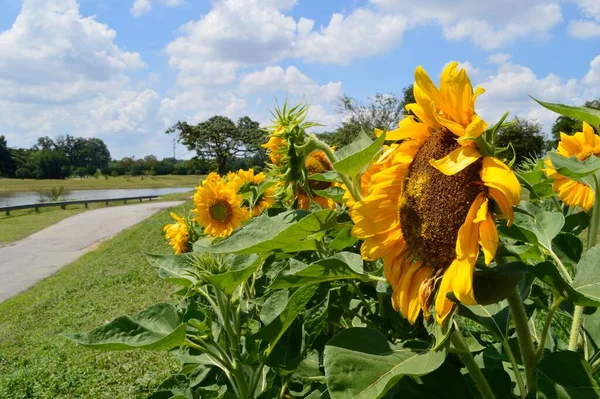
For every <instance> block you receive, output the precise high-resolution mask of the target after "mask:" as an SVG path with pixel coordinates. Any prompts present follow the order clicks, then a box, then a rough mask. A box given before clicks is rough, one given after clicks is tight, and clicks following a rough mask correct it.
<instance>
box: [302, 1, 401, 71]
mask: <svg viewBox="0 0 600 399" xmlns="http://www.w3.org/2000/svg"><path fill="white" fill-rule="evenodd" d="M313 25H314V21H311V20H307V19H303V20H301V21H300V22H299V24H298V31H299V33H300V34H299V37H298V39H297V42H296V46H295V47H296V52H295V54H296V55H297V56H300V57H304V58H305V59H306V60H307V61H318V62H324V63H335V64H348V63H349V62H350V61H352V60H353V59H356V58H364V57H369V56H373V55H376V54H380V53H383V52H385V51H387V50H389V49H391V48H393V47H394V46H396V45H398V44H399V43H400V41H401V40H402V35H403V33H404V31H405V29H406V19H405V18H404V17H403V16H400V15H394V14H380V13H377V12H374V11H372V10H369V9H361V8H359V9H356V10H355V11H354V12H352V13H351V14H350V15H348V16H346V17H345V16H344V15H342V14H333V15H332V16H331V20H330V21H329V24H328V25H327V26H325V27H322V28H321V29H320V30H319V31H315V30H312V28H313Z"/></svg>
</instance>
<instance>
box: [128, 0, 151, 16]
mask: <svg viewBox="0 0 600 399" xmlns="http://www.w3.org/2000/svg"><path fill="white" fill-rule="evenodd" d="M151 8H152V4H151V3H150V0H135V1H134V2H133V6H131V9H130V11H131V13H132V14H133V16H134V17H139V16H140V15H142V14H146V13H148V12H150V9H151Z"/></svg>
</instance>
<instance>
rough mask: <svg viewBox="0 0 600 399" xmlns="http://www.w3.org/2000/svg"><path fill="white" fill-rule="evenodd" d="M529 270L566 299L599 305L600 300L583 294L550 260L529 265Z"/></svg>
mask: <svg viewBox="0 0 600 399" xmlns="http://www.w3.org/2000/svg"><path fill="white" fill-rule="evenodd" d="M582 261H583V259H582ZM529 270H531V272H532V273H533V274H534V275H535V276H536V277H537V278H539V279H540V280H542V281H543V282H544V283H546V284H548V285H549V286H551V287H552V288H554V289H555V290H556V291H558V293H559V294H560V295H561V296H563V297H564V298H566V299H567V301H569V302H571V303H573V304H575V305H581V306H600V302H598V301H596V300H595V299H594V298H592V297H588V296H587V295H584V294H583V293H582V292H580V291H578V290H576V289H575V288H574V287H573V286H571V285H570V284H569V283H568V282H567V281H565V279H564V278H563V276H562V275H561V274H560V273H559V272H558V270H557V269H556V266H555V265H554V264H553V263H552V262H542V263H538V264H537V265H535V266H530V268H529Z"/></svg>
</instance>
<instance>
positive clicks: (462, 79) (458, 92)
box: [454, 69, 473, 126]
mask: <svg viewBox="0 0 600 399" xmlns="http://www.w3.org/2000/svg"><path fill="white" fill-rule="evenodd" d="M472 95H473V86H472V85H471V80H470V79H469V76H468V75H467V71H465V70H464V69H461V70H460V71H459V72H458V74H457V75H456V78H455V79H454V99H455V105H454V106H455V109H456V110H457V111H458V112H457V113H458V120H457V121H458V122H460V124H461V125H463V126H466V125H468V124H469V123H470V122H471V116H472V115H473V114H472V110H471V96H472Z"/></svg>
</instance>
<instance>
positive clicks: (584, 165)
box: [549, 152, 600, 190]
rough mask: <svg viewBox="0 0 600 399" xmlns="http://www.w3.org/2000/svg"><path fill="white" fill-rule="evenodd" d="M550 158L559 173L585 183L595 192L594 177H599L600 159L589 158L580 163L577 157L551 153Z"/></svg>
mask: <svg viewBox="0 0 600 399" xmlns="http://www.w3.org/2000/svg"><path fill="white" fill-rule="evenodd" d="M549 156H550V159H551V160H552V166H554V168H555V169H556V171H557V172H558V173H560V174H561V175H563V176H567V177H569V178H571V179H573V180H576V181H578V182H581V183H584V184H586V185H588V186H589V187H591V188H592V190H595V184H594V175H596V176H598V174H599V171H600V158H598V157H589V158H588V159H586V160H585V161H580V160H579V159H577V158H576V157H570V158H565V157H563V156H562V155H560V154H558V153H556V152H551V153H550V154H549Z"/></svg>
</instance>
